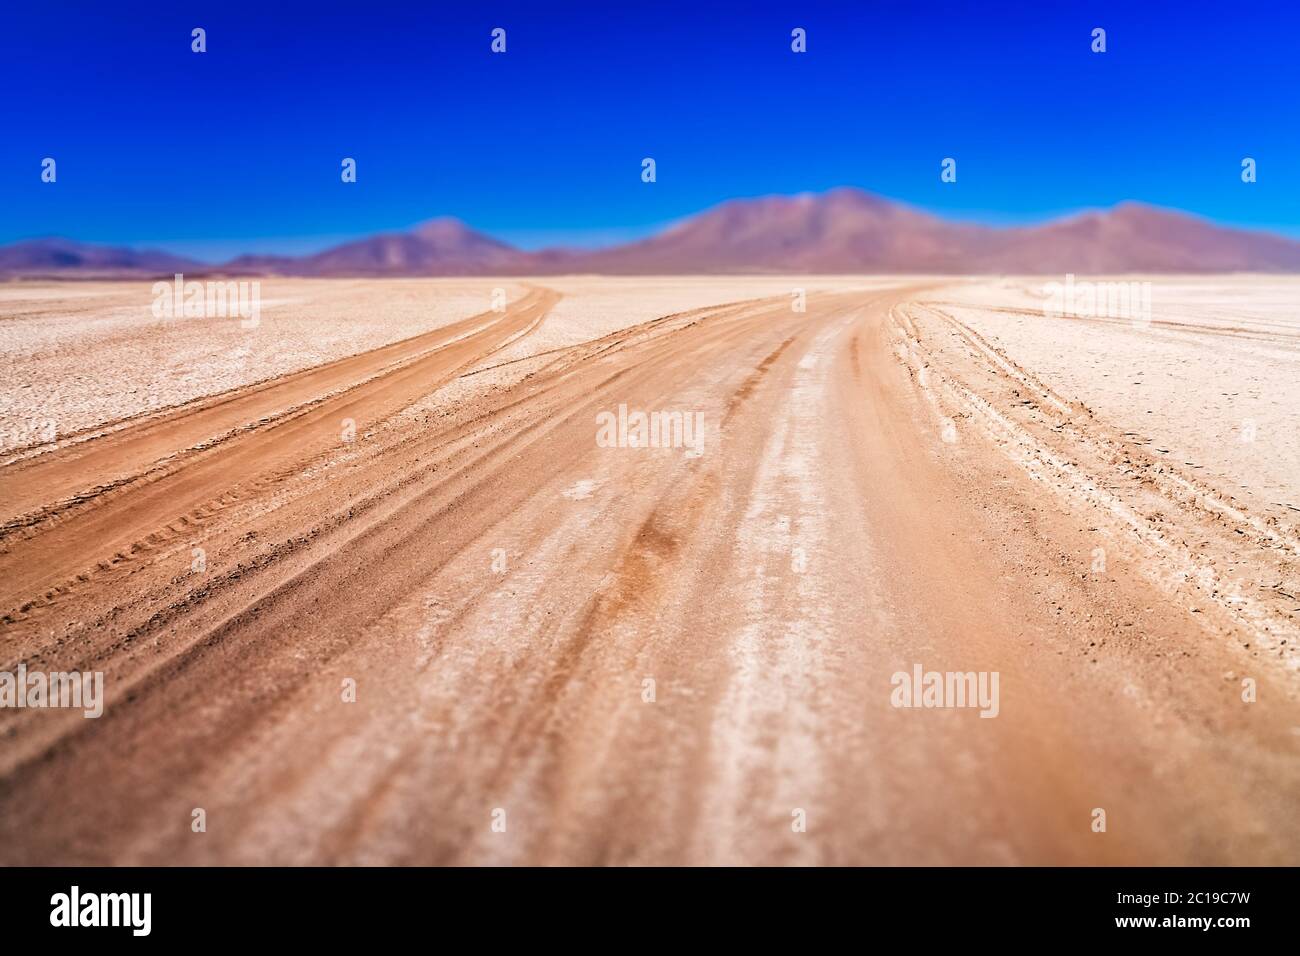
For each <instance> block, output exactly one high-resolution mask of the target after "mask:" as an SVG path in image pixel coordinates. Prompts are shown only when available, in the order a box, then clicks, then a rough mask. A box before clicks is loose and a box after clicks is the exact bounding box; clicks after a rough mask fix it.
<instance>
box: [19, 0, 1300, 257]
mask: <svg viewBox="0 0 1300 956" xmlns="http://www.w3.org/2000/svg"><path fill="white" fill-rule="evenodd" d="M1297 7H1300V4H1296V3H1294V2H1291V3H1282V2H1277V3H1244V2H1236V3H1226V2H1225V3H1219V2H1198V0H1184V2H1182V3H1172V2H1137V0H1129V2H1125V3H1084V2H1069V0H1044V2H1030V0H1024V2H1021V3H1016V4H1010V3H999V2H996V0H983V2H974V3H944V2H934V0H931V2H914V0H907V2H901V0H890V2H885V0H881V2H867V0H859V2H854V3H844V4H838V5H833V4H810V3H795V2H791V3H760V2H753V3H736V4H723V3H712V2H709V0H697V2H694V3H689V4H676V3H670V2H647V3H642V4H638V3H634V2H630V0H621V2H617V3H608V4H600V5H597V4H579V3H571V4H566V3H540V2H534V3H518V4H516V3H497V2H488V0H477V2H463V3H439V2H432V0H426V2H424V3H419V4H410V5H407V4H398V3H388V2H385V0H374V2H369V3H330V2H328V0H326V2H322V3H319V4H311V5H307V4H302V5H301V6H299V5H296V4H292V3H283V2H279V0H262V2H260V3H255V4H243V3H232V2H220V3H218V2H213V3H187V2H184V0H168V2H159V3H134V4H133V3H129V2H124V3H115V4H109V3H102V2H100V3H89V2H87V3H58V2H53V0H51V2H45V3H41V2H36V0H31V2H25V0H24V2H17V0H15V2H10V3H6V4H4V6H3V8H2V9H0V83H2V84H3V85H2V87H0V88H2V89H3V90H4V94H3V101H2V102H0V144H2V145H3V148H2V149H0V242H6V241H10V240H14V239H19V238H27V237H33V236H41V235H65V236H70V237H74V238H77V239H83V240H90V241H99V242H114V243H126V244H140V245H152V246H157V247H162V248H168V249H174V250H177V251H180V252H184V253H189V254H195V255H199V256H201V257H206V258H222V257H225V256H228V255H233V254H235V253H236V252H240V251H292V252H298V251H306V250H310V249H315V248H319V247H321V246H323V245H326V244H329V243H330V242H332V241H336V240H338V239H340V238H344V237H349V236H355V235H359V234H365V233H369V232H374V231H379V230H384V229H397V228H404V227H406V226H409V225H411V224H412V223H415V222H419V221H421V220H423V219H427V218H431V217H433V216H438V215H452V216H457V217H460V218H462V219H464V220H466V221H467V222H469V223H470V224H471V225H473V226H475V227H477V228H480V229H483V230H485V231H487V232H490V233H492V234H494V235H497V236H499V237H502V238H505V239H507V240H511V241H514V242H517V243H519V244H521V245H524V246H526V247H535V246H537V245H540V244H549V243H553V242H560V243H579V244H599V243H601V242H608V241H612V240H615V239H623V238H628V237H630V236H634V235H641V234H644V233H645V232H647V231H649V230H651V229H652V228H653V227H655V226H657V225H659V224H662V223H665V222H669V221H672V220H675V219H678V218H680V217H682V216H684V215H688V214H690V213H693V212H696V211H698V210H700V209H702V208H704V207H706V206H709V205H711V204H713V203H716V202H719V201H721V200H724V199H728V198H732V197H736V196H749V195H760V194H765V193H773V192H783V193H784V192H799V191H803V190H823V189H827V188H830V187H833V186H838V185H855V186H861V187H863V188H866V189H870V190H873V191H876V192H879V193H882V194H884V195H887V196H891V197H894V198H898V199H902V200H904V201H907V202H911V203H913V204H916V205H919V206H922V207H924V208H927V209H930V210H933V211H935V212H938V213H940V214H942V215H946V216H951V217H954V218H975V219H980V220H984V221H989V222H995V223H1007V222H1022V221H1032V220H1037V219H1042V218H1047V217H1049V216H1053V215H1057V214H1060V213H1063V212H1068V211H1073V210H1077V209H1080V208H1084V207H1090V206H1106V205H1110V204H1112V203H1115V202H1118V201H1120V200H1124V199H1138V200H1144V201H1146V202H1151V203H1156V204H1159V205H1165V206H1172V207H1177V208H1182V209H1186V210H1189V211H1192V212H1196V213H1199V214H1202V215H1205V216H1209V217H1211V218H1213V219H1216V220H1219V221H1222V222H1226V223H1233V224H1241V225H1247V226H1252V227H1256V228H1271V229H1276V230H1279V231H1282V232H1286V233H1288V234H1291V235H1297V236H1300V189H1298V187H1297V177H1300V52H1298V51H1300V9H1297ZM195 26H202V27H205V28H206V29H207V31H208V52H207V53H205V54H202V55H197V54H194V53H191V52H190V30H191V29H192V28H193V27H195ZM496 26H501V27H504V28H505V29H506V30H507V31H508V52H507V53H506V54H504V55H493V54H491V53H490V52H489V41H490V37H489V33H490V31H491V29H492V28H493V27H496ZM795 26H802V27H804V28H806V29H807V31H808V38H809V39H808V48H809V49H808V52H807V53H806V54H803V55H796V54H793V53H791V52H790V39H789V38H790V30H791V29H792V28H793V27H795ZM1095 26H1102V27H1105V28H1106V30H1107V33H1108V48H1109V49H1108V52H1107V53H1105V54H1104V55H1095V54H1093V53H1091V52H1090V50H1089V44H1090V32H1091V30H1092V28H1093V27H1095ZM45 156H52V157H54V158H55V159H56V160H57V161H58V182H57V183H56V184H55V185H52V186H51V185H46V184H42V183H41V182H40V179H39V175H40V161H41V159H42V158H43V157H45ZM344 156H352V157H355V158H356V160H357V163H358V173H359V175H358V179H359V181H358V182H357V183H356V184H355V185H344V184H342V183H341V182H340V181H339V163H340V160H341V159H342V158H343V157H344ZM644 156H653V157H654V158H655V159H656V161H657V163H658V182H657V183H655V184H653V185H645V184H643V183H642V182H641V181H640V162H641V159H642V157H644ZM945 156H952V157H955V158H956V159H957V161H958V182H957V183H956V184H952V185H944V184H942V183H940V181H939V162H940V160H941V159H942V158H943V157H945ZM1243 156H1253V157H1254V158H1255V159H1256V160H1258V163H1259V182H1258V183H1256V184H1255V185H1252V186H1246V185H1243V184H1242V183H1241V181H1240V162H1241V159H1242V157H1243Z"/></svg>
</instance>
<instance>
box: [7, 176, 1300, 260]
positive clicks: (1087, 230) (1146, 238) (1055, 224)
mask: <svg viewBox="0 0 1300 956" xmlns="http://www.w3.org/2000/svg"><path fill="white" fill-rule="evenodd" d="M1240 271H1260V272H1295V271H1300V241H1296V240H1292V239H1288V238H1285V237H1283V236H1278V235H1275V234H1272V233H1267V232H1255V231H1251V230H1244V229H1238V228H1234V227H1229V226H1221V225H1217V224H1215V223H1213V222H1211V221H1209V220H1206V219H1202V218H1200V217H1197V216H1193V215H1191V214H1188V213H1184V212H1180V211H1177V210H1171V209H1165V208H1161V207H1157V206H1151V205H1148V204H1146V203H1142V202H1135V201H1131V200H1130V201H1125V202H1121V203H1119V204H1117V205H1115V206H1112V207H1110V208H1108V209H1099V210H1098V209H1092V210H1085V211H1082V212H1079V213H1074V214H1071V215H1068V216H1063V217H1059V218H1056V219H1051V220H1047V221H1045V222H1043V223H1039V224H1035V225H1027V226H988V225H981V224H977V223H969V222H955V221H952V220H947V219H943V218H941V217H939V216H936V215H934V214H933V213H930V212H927V211H925V210H922V209H918V208H916V207H913V206H910V205H907V204H904V203H900V202H896V201H894V200H891V199H887V198H885V197H882V196H879V195H877V194H875V193H870V192H866V191H864V190H861V189H857V188H854V187H839V188H836V189H832V190H829V191H827V192H822V193H797V194H793V195H768V196H759V197H750V198H740V199H731V200H727V201H725V202H722V203H719V204H718V205H715V206H712V207H710V208H708V209H705V210H703V211H702V212H700V213H697V214H695V215H693V216H689V217H687V218H685V219H683V220H680V221H678V222H677V223H674V224H673V225H671V226H669V227H667V228H665V229H664V230H662V231H661V232H659V233H657V234H655V235H653V236H649V237H647V238H645V239H641V240H637V241H634V242H629V243H624V244H621V245H617V246H611V247H608V248H604V249H596V250H589V251H583V250H575V249H559V248H552V249H543V250H539V251H535V252H528V251H524V250H521V249H517V248H515V247H514V246H511V245H509V244H508V243H505V242H502V241H501V240H498V239H495V238H493V237H492V236H490V235H487V234H486V233H483V232H480V231H478V230H475V229H473V228H472V227H470V226H468V225H467V224H465V223H464V222H462V221H460V220H458V219H454V218H451V217H446V216H443V217H438V218H434V219H430V220H426V221H424V222H421V223H418V224H417V225H415V226H413V227H412V228H410V229H408V230H405V231H397V232H383V233H378V234H375V235H372V236H367V237H362V238H359V239H354V240H350V241H348V242H344V243H341V244H339V245H335V246H332V247H330V248H328V249H324V250H322V251H320V252H317V253H313V254H311V255H305V256H277V255H269V256H268V255H242V256H237V257H236V258H234V259H231V260H229V261H228V262H225V263H221V264H219V265H212V264H206V263H199V262H197V261H195V260H192V259H188V258H186V257H184V256H177V255H173V254H171V253H167V252H162V251H157V250H136V249H133V248H129V247H115V246H102V245H93V244H89V243H79V242H75V241H73V240H68V239H49V238H47V239H32V240H23V241H20V242H16V243H12V244H9V245H6V246H0V276H4V277H10V278H13V277H42V276H53V277H58V276H71V277H78V278H81V277H86V278H93V277H107V278H113V277H123V278H128V277H152V276H165V275H171V274H173V273H175V272H186V273H191V274H196V275H197V274H206V275H216V274H222V275H287V276H319V277H366V276H373V277H418V276H473V275H555V274H560V273H570V272H582V273H597V274H609V275H648V274H656V273H661V274H702V275H707V274H719V273H747V272H754V273H792V274H833V273H936V274H981V273H1063V272H1074V273H1077V274H1089V273H1122V272H1155V273H1162V272H1165V273H1167V272H1240Z"/></svg>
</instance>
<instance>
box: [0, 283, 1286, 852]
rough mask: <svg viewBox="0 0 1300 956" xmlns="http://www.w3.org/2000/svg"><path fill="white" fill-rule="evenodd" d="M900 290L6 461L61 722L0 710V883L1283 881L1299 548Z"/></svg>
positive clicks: (417, 363)
mask: <svg viewBox="0 0 1300 956" xmlns="http://www.w3.org/2000/svg"><path fill="white" fill-rule="evenodd" d="M935 292H936V289H935V283H913V284H906V283H899V284H898V285H897V286H896V287H894V288H890V289H885V290H880V289H872V290H867V291H861V292H851V293H838V292H836V293H829V292H828V293H820V294H812V295H811V296H810V297H809V299H808V306H807V311H806V312H795V311H792V309H791V304H790V298H789V297H788V296H781V297H777V298H759V299H754V300H751V301H745V302H740V303H730V304H725V305H719V306H717V307H714V308H707V309H702V310H695V311H691V312H686V313H680V314H675V315H670V316H665V317H663V318H660V319H656V320H654V321H651V322H648V323H644V324H642V325H638V326H635V327H633V328H631V329H628V330H624V331H620V332H617V333H615V334H612V335H609V336H606V337H603V338H600V339H596V340H594V341H592V342H589V343H585V344H582V345H577V346H573V347H566V348H562V349H558V350H555V351H550V352H548V353H547V354H544V355H541V356H538V357H534V358H530V359H527V363H528V364H527V365H526V366H525V367H526V368H527V369H528V374H527V375H526V377H523V378H522V379H521V380H518V381H511V382H507V383H504V384H501V383H497V384H494V383H493V380H492V379H491V377H490V376H483V375H481V374H477V373H478V371H479V370H480V369H482V368H484V367H487V366H491V365H492V364H493V358H492V356H493V355H494V353H496V352H498V351H500V350H502V349H504V348H505V347H506V346H508V345H510V344H512V343H517V342H519V341H521V339H524V338H525V337H527V336H528V335H529V334H530V333H531V332H532V330H534V329H535V328H537V326H538V323H540V322H543V321H544V320H545V316H546V314H547V312H548V310H549V309H551V308H552V307H553V306H554V304H555V302H556V301H557V300H558V298H559V294H558V293H556V292H553V291H551V290H549V289H545V288H540V287H539V288H535V289H533V290H532V291H531V292H530V293H529V294H528V295H527V296H525V297H524V298H522V299H521V300H519V301H518V302H516V303H515V304H513V305H512V306H510V307H509V309H508V310H507V311H506V312H505V313H504V314H492V313H489V314H484V315H481V316H476V317H473V318H469V319H466V320H465V322H463V323H460V324H458V325H455V326H451V327H446V328H443V329H440V330H438V331H436V332H433V333H429V334H428V335H426V336H421V337H419V338H418V339H411V340H407V341H406V342H403V343H400V344H398V345H395V346H390V347H388V348H386V349H381V350H379V351H377V352H371V353H365V354H362V355H360V356H356V357H353V358H351V359H345V360H343V361H341V362H337V363H333V364H331V365H329V366H323V367H321V368H319V369H315V370H309V371H307V372H302V373H298V374H296V375H292V376H287V377H285V378H283V379H278V380H275V381H273V382H271V383H268V384H264V385H261V386H257V387H254V388H251V389H243V390H239V391H237V392H235V393H232V394H229V395H225V396H221V397H219V398H217V399H211V400H207V401H204V402H198V403H194V404H193V405H190V406H184V407H182V408H179V409H173V410H170V411H166V412H162V413H159V414H158V415H156V416H153V417H146V418H144V419H141V420H138V421H131V422H126V423H122V424H121V425H120V426H118V427H115V428H114V429H112V430H109V431H107V432H104V433H102V434H99V433H94V434H90V435H88V436H86V437H84V439H82V440H78V441H74V442H70V443H65V444H64V445H62V446H61V447H58V448H55V449H51V450H49V451H47V452H46V453H44V454H37V455H34V456H32V457H30V458H27V459H24V460H21V461H18V462H14V463H12V464H10V465H8V466H6V467H5V468H4V469H2V470H0V502H2V503H3V516H2V519H3V532H2V537H0V605H3V606H2V607H0V614H2V615H3V623H2V624H0V628H2V629H3V630H2V632H0V634H2V636H0V641H2V643H0V647H2V648H3V653H2V654H0V658H2V660H0V667H3V669H5V670H8V671H13V670H15V668H16V667H17V666H18V664H19V663H20V662H23V663H25V665H26V667H27V668H28V669H29V670H44V671H72V670H78V671H103V672H104V674H105V682H106V700H107V702H106V707H105V711H104V715H103V716H102V717H101V718H99V719H84V718H83V717H82V716H81V715H80V713H74V712H69V711H58V710H36V709H26V710H12V709H6V710H3V711H0V862H4V863H241V864H242V863H614V864H621V863H778V864H802V863H867V864H876V863H878V864H913V863H1062V864H1065V863H1209V864H1213V863H1292V864H1294V863H1297V862H1300V829H1298V828H1297V826H1296V823H1295V821H1296V820H1298V819H1300V756H1298V755H1300V733H1298V732H1297V730H1298V729H1300V709H1298V707H1297V696H1296V694H1297V688H1296V670H1297V666H1296V661H1297V658H1296V654H1295V646H1296V643H1297V641H1296V638H1295V634H1296V627H1295V617H1294V612H1295V610H1296V602H1295V600H1294V599H1292V598H1290V594H1293V593H1296V592H1295V591H1294V589H1293V588H1292V587H1291V586H1290V585H1291V584H1293V583H1294V582H1295V561H1296V560H1297V558H1298V557H1300V543H1297V541H1296V540H1295V539H1294V538H1293V537H1292V535H1291V532H1290V531H1289V530H1288V529H1286V528H1283V527H1280V526H1278V525H1276V524H1269V523H1265V522H1262V521H1260V520H1258V519H1256V518H1254V517H1253V516H1251V515H1249V514H1244V513H1241V512H1240V511H1235V510H1234V509H1233V508H1232V503H1231V502H1230V501H1227V500H1225V499H1223V498H1221V497H1218V496H1216V494H1215V493H1214V490H1213V489H1209V488H1202V487H1198V486H1197V485H1196V484H1195V482H1194V481H1193V480H1192V479H1188V478H1185V477H1184V476H1181V475H1179V474H1177V473H1176V472H1175V471H1173V470H1172V469H1170V468H1169V467H1168V465H1167V463H1162V462H1155V461H1151V460H1148V459H1147V458H1145V457H1144V454H1143V452H1142V451H1141V450H1140V449H1136V448H1132V447H1130V446H1128V445H1126V444H1125V443H1124V437H1123V435H1122V434H1121V433H1118V432H1116V431H1115V430H1114V429H1113V428H1112V427H1111V426H1109V425H1108V424H1107V423H1105V422H1102V421H1099V420H1098V419H1096V418H1095V417H1094V416H1093V415H1092V414H1091V413H1090V412H1089V411H1088V410H1087V409H1086V408H1083V407H1082V406H1080V405H1078V404H1077V403H1075V402H1073V401H1072V400H1071V399H1070V397H1069V396H1063V395H1059V394H1056V393H1054V392H1053V391H1052V390H1051V389H1050V388H1048V387H1047V386H1046V385H1044V384H1043V383H1042V382H1040V381H1038V380H1037V379H1036V378H1035V377H1034V376H1033V373H1032V371H1031V370H1026V369H1023V368H1021V367H1019V366H1017V365H1015V363H1013V362H1011V361H1009V360H1008V359H1007V358H1006V356H1004V355H1002V354H1001V353H999V352H998V351H997V350H996V349H994V348H992V347H991V346H989V345H988V343H987V342H985V341H984V340H982V339H981V338H980V336H978V335H977V334H976V333H974V332H973V331H972V330H971V329H969V328H968V327H966V326H965V325H963V324H962V323H961V322H960V321H958V320H957V319H955V318H954V317H953V316H951V315H949V314H946V313H945V312H944V311H943V310H942V309H939V308H936V307H935V306H934V305H933V301H932V298H931V297H932V294H934V293H935ZM444 386H448V387H454V388H455V390H456V391H455V392H454V396H455V397H454V400H451V399H448V400H439V399H438V397H437V396H438V395H440V394H442V393H441V392H439V389H441V388H443V387H444ZM620 406H625V409H623V410H622V415H623V417H626V416H627V415H629V414H632V413H635V412H637V411H643V412H647V413H649V412H681V413H682V414H683V415H684V416H692V420H695V419H694V417H693V416H697V415H698V416H699V420H701V421H702V422H703V424H704V432H703V440H702V443H699V444H695V445H692V444H691V443H687V442H682V443H679V446H678V447H626V446H627V445H629V444H631V443H630V442H624V441H622V440H621V439H622V437H623V436H622V435H621V434H618V435H617V438H618V439H619V440H617V441H615V443H614V447H608V445H609V444H610V443H609V442H608V441H601V440H600V430H599V424H598V423H599V421H600V420H601V417H602V415H606V416H608V417H606V418H605V420H606V421H608V420H609V418H613V419H615V420H617V419H618V418H619V417H620ZM683 420H684V419H683ZM616 431H617V430H616ZM669 444H672V443H671V442H669ZM620 446H624V447H620ZM1247 573H1249V574H1250V575H1253V577H1252V580H1254V579H1256V578H1258V579H1260V580H1263V579H1264V578H1276V579H1277V580H1278V581H1282V582H1286V587H1283V588H1281V590H1280V594H1279V593H1275V592H1276V590H1277V589H1273V590H1270V591H1269V592H1268V593H1265V594H1262V595H1257V594H1256V593H1255V591H1254V590H1251V591H1250V592H1249V593H1248V594H1246V596H1245V597H1242V592H1241V588H1240V587H1239V586H1238V585H1240V583H1241V582H1240V580H1239V578H1241V576H1242V575H1243V574H1247ZM1234 588H1236V590H1234ZM918 665H919V667H920V669H921V671H922V672H931V671H933V672H939V673H941V674H942V673H948V672H954V673H967V672H970V673H972V674H982V675H984V676H986V677H988V676H989V675H996V678H997V684H996V687H997V689H998V693H997V698H996V700H995V701H990V702H987V703H989V704H991V705H992V706H984V707H983V708H980V707H973V706H960V707H953V706H948V707H904V706H895V705H896V704H897V703H898V702H899V700H898V697H897V694H896V689H897V686H898V685H897V682H896V681H895V680H894V675H895V674H897V673H900V672H901V673H904V674H907V675H911V674H912V673H913V671H914V669H915V668H916V667H917V666H918ZM1243 680H1250V681H1253V682H1254V683H1253V685H1252V686H1253V688H1254V690H1253V695H1252V696H1253V699H1252V700H1251V701H1249V702H1248V701H1246V700H1244V699H1243V693H1244V692H1243V687H1244V685H1243ZM353 697H354V698H355V699H353ZM949 703H951V701H949ZM967 703H970V702H969V701H968V702H967ZM981 710H983V711H984V713H986V714H987V715H988V716H987V717H985V716H981ZM993 711H995V712H996V713H993ZM198 810H202V811H203V812H202V814H196V811H198ZM196 819H201V820H202V822H203V829H202V832H196V826H197V824H196V823H195V821H196ZM1102 820H1104V830H1103V829H1102V828H1101V826H1100V823H1099V821H1102Z"/></svg>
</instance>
